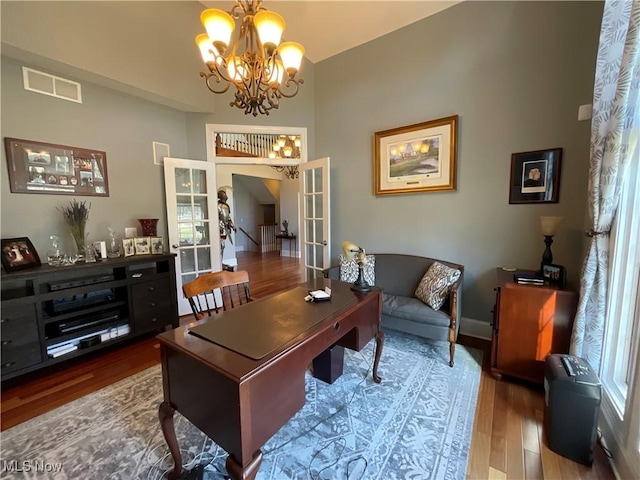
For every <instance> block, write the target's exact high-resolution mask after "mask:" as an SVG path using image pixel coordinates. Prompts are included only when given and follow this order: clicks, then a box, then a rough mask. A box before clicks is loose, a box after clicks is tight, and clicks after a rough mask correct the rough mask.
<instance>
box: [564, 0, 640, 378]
mask: <svg viewBox="0 0 640 480" xmlns="http://www.w3.org/2000/svg"><path fill="white" fill-rule="evenodd" d="M639 28H640V1H638V0H616V1H612V0H607V1H606V2H605V4H604V13H603V18H602V26H601V29H600V45H599V47H598V60H597V63H596V76H595V87H594V94H593V120H592V122H591V158H590V167H589V190H588V196H589V197H588V202H589V217H590V218H591V221H592V227H591V230H590V231H589V232H588V233H587V234H588V235H589V237H590V238H591V240H590V245H589V250H588V253H587V256H586V258H585V261H584V264H583V266H582V276H581V279H580V301H579V304H578V311H577V314H576V318H575V321H574V326H573V333H572V338H571V353H573V354H574V355H577V356H580V357H583V358H586V359H587V361H588V362H589V364H590V365H591V366H592V367H593V368H594V369H596V370H597V371H599V370H600V367H601V356H602V346H603V341H604V327H605V313H606V300H607V277H608V265H609V232H610V230H611V225H612V223H613V220H614V218H615V215H616V210H617V207H618V203H619V200H620V190H621V187H622V185H623V181H624V177H625V175H626V172H627V171H628V168H627V166H628V163H629V161H630V160H631V158H632V156H633V155H634V152H635V151H636V150H635V149H636V148H640V147H638V145H637V144H638V129H639V128H640V105H639V101H640V98H639V97H638V90H639V88H638V84H639V81H640V37H639V32H638V29H639Z"/></svg>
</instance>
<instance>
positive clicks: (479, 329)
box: [459, 317, 491, 340]
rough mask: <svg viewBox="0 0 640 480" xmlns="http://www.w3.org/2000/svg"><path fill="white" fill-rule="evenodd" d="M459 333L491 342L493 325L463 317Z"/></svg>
mask: <svg viewBox="0 0 640 480" xmlns="http://www.w3.org/2000/svg"><path fill="white" fill-rule="evenodd" d="M459 333H460V334H462V335H466V336H467V337H475V338H481V339H483V340H491V324H490V323H487V322H483V321H481V320H476V319H474V318H466V317H462V318H461V319H460V332H459Z"/></svg>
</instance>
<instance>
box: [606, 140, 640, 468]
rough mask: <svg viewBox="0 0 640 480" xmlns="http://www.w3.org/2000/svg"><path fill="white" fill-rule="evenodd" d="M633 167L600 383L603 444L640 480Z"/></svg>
mask: <svg viewBox="0 0 640 480" xmlns="http://www.w3.org/2000/svg"><path fill="white" fill-rule="evenodd" d="M639 153H640V152H639V151H638V149H636V151H635V156H633V157H632V161H631V162H630V165H629V174H628V175H627V178H626V182H625V184H624V185H623V187H622V195H621V198H620V205H619V208H618V212H617V215H616V221H615V223H614V225H613V229H612V235H611V257H610V262H611V265H610V269H609V294H608V295H609V298H608V301H607V306H608V308H607V319H606V331H605V343H604V349H603V363H602V372H601V381H602V385H603V390H604V392H603V401H602V411H603V416H604V421H605V426H606V431H605V439H606V441H607V445H608V447H609V448H610V449H611V450H612V451H613V454H614V462H615V463H616V468H617V469H619V472H620V476H621V477H625V475H626V476H629V475H630V476H631V477H632V478H640V471H638V469H639V468H640V467H639V466H640V421H639V418H638V416H639V412H638V406H639V404H640V371H639V368H638V361H639V358H638V350H639V348H640V345H639V343H640V340H639V338H638V337H640V319H639V317H640V167H639V165H638V163H640V162H639V160H638V156H639ZM634 469H635V470H634Z"/></svg>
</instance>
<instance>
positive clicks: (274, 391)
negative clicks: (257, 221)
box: [157, 279, 384, 480]
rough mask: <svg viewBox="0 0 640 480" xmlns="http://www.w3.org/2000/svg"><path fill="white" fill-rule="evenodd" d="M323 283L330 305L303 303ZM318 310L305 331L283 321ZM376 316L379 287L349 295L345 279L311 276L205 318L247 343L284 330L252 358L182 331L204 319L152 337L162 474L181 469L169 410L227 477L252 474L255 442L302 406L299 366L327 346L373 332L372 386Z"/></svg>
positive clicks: (357, 344) (352, 342)
mask: <svg viewBox="0 0 640 480" xmlns="http://www.w3.org/2000/svg"><path fill="white" fill-rule="evenodd" d="M325 285H327V286H330V287H331V289H332V299H331V301H330V302H320V303H307V302H305V301H304V298H303V297H304V295H305V294H306V292H307V291H308V290H311V289H317V288H324V286H325ZM332 306H333V308H332ZM320 308H321V309H322V310H319V309H320ZM319 312H325V313H326V312H328V314H325V313H322V318H320V319H319V321H318V322H317V323H316V324H315V325H313V326H311V327H310V328H308V329H307V330H306V331H303V332H299V327H295V326H292V327H289V326H288V325H289V324H292V323H295V319H296V318H308V317H309V316H314V315H318V313H319ZM381 313H382V291H381V290H380V289H378V288H374V289H373V290H372V291H371V292H355V291H352V290H351V289H350V286H349V285H348V284H346V283H342V282H337V281H335V280H333V281H332V280H328V279H317V280H314V281H311V282H309V283H306V284H300V285H298V286H296V287H293V288H291V289H289V290H285V291H283V292H280V293H276V294H274V295H271V296H269V297H265V298H263V299H260V300H257V301H254V302H250V303H248V304H245V305H243V306H241V307H237V308H235V309H233V310H230V311H227V312H225V313H224V314H222V316H220V317H216V318H213V319H210V320H208V321H209V322H216V321H220V320H221V319H222V318H223V317H224V318H225V322H226V321H228V320H229V319H232V320H233V321H234V322H237V325H238V327H237V328H238V331H239V332H242V333H244V334H245V335H246V336H247V337H248V338H250V341H249V343H251V344H252V345H253V346H254V347H255V345H256V341H255V339H256V338H258V339H259V338H266V337H267V336H271V337H272V336H273V335H269V334H268V332H270V331H271V332H273V331H274V328H276V327H277V328H278V330H277V333H278V335H280V334H282V332H283V331H287V329H290V333H291V335H292V337H291V338H290V339H289V340H287V341H286V342H285V343H284V344H282V345H281V346H278V347H277V348H276V349H274V350H273V351H271V352H270V353H268V354H267V355H266V356H264V357H263V358H260V359H258V360H255V359H252V358H250V357H248V356H245V355H241V354H240V353H236V352H235V351H234V350H232V349H229V348H226V347H223V346H221V345H218V344H217V343H213V342H210V341H207V340H204V339H202V338H199V337H196V336H195V335H193V334H190V333H189V329H190V328H193V327H194V326H196V325H200V324H202V323H203V322H206V321H207V320H201V321H199V322H194V323H192V324H190V325H186V326H182V327H179V328H176V329H174V330H171V331H169V332H164V333H162V334H160V335H158V337H157V338H158V340H159V341H160V349H161V356H162V377H163V387H164V402H162V403H161V405H160V408H159V412H158V416H159V420H160V424H161V427H162V432H163V434H164V436H165V440H166V441H167V444H168V446H169V449H170V451H171V454H172V456H173V460H174V463H175V467H174V469H173V470H172V471H171V472H170V473H169V479H176V478H178V476H179V475H180V473H181V470H182V458H181V455H180V449H179V447H178V442H177V439H176V434H175V430H174V426H173V414H174V412H175V411H176V410H177V411H179V412H180V413H181V414H182V415H183V416H185V417H186V418H187V419H188V420H189V421H190V422H191V423H193V424H194V425H195V426H196V427H198V428H199V429H200V430H201V431H202V432H204V433H205V434H206V435H207V436H208V437H209V438H211V439H212V440H213V441H215V442H216V443H217V444H218V445H220V446H221V447H222V448H224V449H225V450H226V451H227V452H228V453H229V456H228V457H227V461H226V466H227V471H228V473H229V475H230V476H231V477H232V478H233V479H236V480H240V479H243V480H244V479H253V478H255V476H256V474H257V472H258V469H259V467H260V463H261V461H262V452H261V451H260V448H261V447H262V445H264V444H265V443H266V441H267V440H268V439H269V438H271V436H273V434H275V433H276V432H277V431H278V430H279V429H280V428H281V427H282V426H283V425H284V424H285V423H287V422H288V421H289V419H291V417H292V416H293V415H294V414H295V413H296V412H297V411H298V410H300V409H301V408H302V406H303V405H304V402H305V371H306V369H307V366H308V365H309V363H310V362H312V361H313V359H314V358H315V357H317V356H318V355H320V354H321V353H322V352H324V351H325V350H326V349H328V348H329V347H331V346H332V345H334V344H337V345H341V346H343V347H347V348H350V349H352V350H358V351H359V350H361V349H362V348H363V347H364V346H365V345H366V344H367V343H368V342H369V341H370V340H371V339H372V338H374V337H375V338H376V353H375V361H374V366H373V379H374V381H375V382H377V383H379V382H380V377H379V376H378V363H379V361H380V355H381V353H382V346H383V342H384V333H383V332H382V329H381V328H380V316H381ZM256 318H259V319H260V324H259V325H260V326H261V327H258V328H262V329H263V330H262V332H261V331H258V329H256V330H251V331H247V330H246V329H244V327H246V325H247V324H249V323H251V324H252V325H254V326H255V325H256V322H255V319H256ZM296 328H298V330H297V329H296Z"/></svg>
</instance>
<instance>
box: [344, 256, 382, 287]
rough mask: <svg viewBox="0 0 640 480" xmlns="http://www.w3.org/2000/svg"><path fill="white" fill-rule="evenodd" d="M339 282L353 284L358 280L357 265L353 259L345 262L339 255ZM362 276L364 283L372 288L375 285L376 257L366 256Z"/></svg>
mask: <svg viewBox="0 0 640 480" xmlns="http://www.w3.org/2000/svg"><path fill="white" fill-rule="evenodd" d="M339 261H340V281H341V282H347V283H354V282H355V281H356V280H357V279H358V263H357V262H356V261H355V259H353V260H351V261H350V262H349V261H347V259H346V258H345V256H344V255H342V254H340V257H339ZM362 274H363V275H364V279H365V281H366V282H367V283H368V284H369V285H371V286H373V285H375V284H376V257H375V255H367V264H366V265H365V266H364V269H363V272H362Z"/></svg>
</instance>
